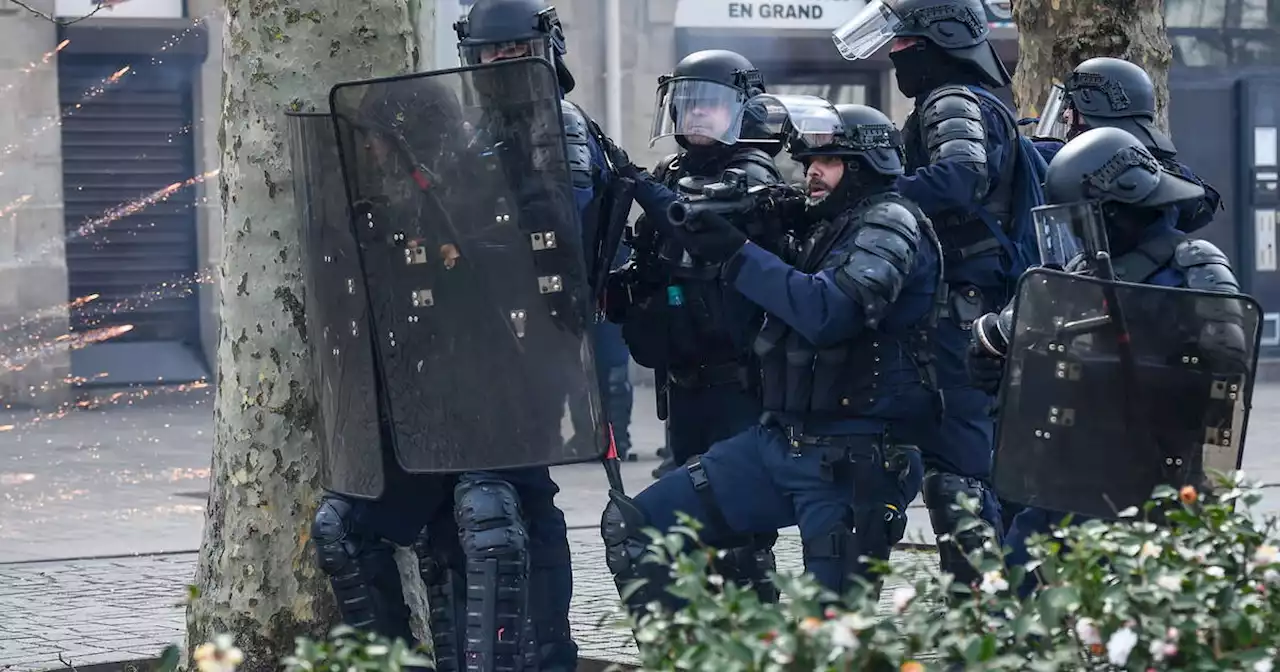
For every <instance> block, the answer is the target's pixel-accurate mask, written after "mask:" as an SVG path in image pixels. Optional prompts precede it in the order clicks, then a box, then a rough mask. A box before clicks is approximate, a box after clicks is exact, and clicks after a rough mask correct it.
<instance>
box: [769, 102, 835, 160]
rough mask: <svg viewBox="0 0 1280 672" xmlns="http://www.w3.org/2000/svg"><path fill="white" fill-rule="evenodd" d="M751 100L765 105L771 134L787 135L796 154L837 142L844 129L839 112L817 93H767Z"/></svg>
mask: <svg viewBox="0 0 1280 672" xmlns="http://www.w3.org/2000/svg"><path fill="white" fill-rule="evenodd" d="M751 102H752V103H753V104H756V103H759V104H761V105H763V106H764V108H765V112H766V118H767V120H768V121H767V122H766V126H767V129H766V132H767V134H768V135H770V136H771V137H785V138H786V139H787V142H788V143H789V144H788V148H789V150H790V152H791V154H792V155H793V156H797V157H798V156H799V155H802V154H806V153H809V152H812V151H813V150H814V149H816V148H819V147H828V146H831V145H834V144H835V143H836V138H837V137H838V136H839V135H841V134H842V132H843V125H842V123H841V121H840V115H839V113H838V112H836V109H835V108H834V107H832V106H831V103H829V102H827V101H826V100H824V99H822V98H819V97H817V96H800V95H773V94H764V95H760V96H756V97H755V98H752V99H751Z"/></svg>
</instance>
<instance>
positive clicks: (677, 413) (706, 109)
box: [606, 50, 782, 602]
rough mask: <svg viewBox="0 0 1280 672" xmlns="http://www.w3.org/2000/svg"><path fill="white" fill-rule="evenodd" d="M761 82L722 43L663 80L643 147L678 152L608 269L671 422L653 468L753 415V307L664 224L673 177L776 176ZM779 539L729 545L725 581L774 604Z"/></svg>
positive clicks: (612, 313) (640, 193) (759, 232)
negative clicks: (624, 251)
mask: <svg viewBox="0 0 1280 672" xmlns="http://www.w3.org/2000/svg"><path fill="white" fill-rule="evenodd" d="M764 88H765V87H764V80H763V78H762V77H761V75H760V71H759V70H757V69H756V68H755V66H753V65H752V64H751V62H750V61H748V60H747V59H746V58H744V57H743V56H742V55H741V54H737V53H734V52H732V51H722V50H710V51H699V52H695V53H693V54H690V55H689V56H686V57H685V58H684V59H683V60H681V61H680V62H679V63H677V64H676V67H675V70H674V71H673V72H672V73H671V74H670V75H664V76H662V77H660V78H659V80H658V91H657V102H656V106H655V109H654V125H653V132H652V133H651V136H650V144H652V143H655V142H657V141H658V140H659V139H661V138H664V137H668V136H674V137H675V139H676V142H677V143H678V144H679V145H680V147H681V151H680V152H678V153H676V154H672V155H670V156H668V157H666V158H665V159H663V160H662V161H660V162H659V163H658V165H657V167H656V168H655V169H654V171H653V175H652V177H650V176H648V175H644V176H641V179H640V180H639V184H638V186H637V190H636V200H637V201H639V202H640V204H641V205H642V206H643V207H644V210H645V214H644V215H642V216H641V218H640V220H639V221H637V222H636V224H635V233H634V234H633V238H632V242H633V248H634V252H633V254H632V258H631V260H630V261H629V262H628V263H627V265H626V266H624V267H623V268H622V269H620V270H619V271H618V272H615V273H614V274H612V276H611V277H610V291H609V294H608V296H607V298H606V306H607V307H608V314H609V317H610V319H611V320H614V321H617V322H620V323H621V324H622V334H623V337H624V338H625V339H626V341H627V345H628V347H629V349H630V351H631V354H632V356H633V357H635V359H636V361H637V362H638V363H639V364H640V365H641V366H646V367H650V368H652V369H654V371H655V373H656V375H657V376H659V377H660V378H659V379H658V380H657V381H656V382H657V390H658V396H659V399H658V409H659V418H660V419H662V420H665V421H666V430H667V449H668V451H669V453H668V457H667V458H666V460H664V462H663V466H661V467H659V470H658V471H655V476H661V475H662V474H665V473H667V472H669V471H671V470H673V469H674V468H675V467H676V466H677V465H682V464H684V463H686V462H688V461H689V460H691V459H693V457H694V456H696V455H701V454H702V453H705V452H706V451H707V449H708V448H710V447H711V445H712V444H714V443H716V442H717V441H722V440H724V439H727V438H729V437H731V436H734V435H736V434H738V433H739V432H741V431H742V430H744V429H746V428H747V427H750V426H751V425H753V424H755V423H756V422H757V421H759V419H760V401H759V396H758V389H757V385H756V382H755V380H754V377H755V375H756V374H757V371H758V369H757V365H756V363H755V361H754V360H753V357H752V354H751V351H750V341H751V338H752V337H754V335H755V332H756V331H757V330H758V329H759V326H760V319H761V316H762V314H761V311H760V308H759V307H757V306H756V305H755V304H753V303H751V302H750V301H748V300H747V299H746V298H745V297H743V296H742V295H741V294H739V293H738V292H737V291H736V290H735V289H734V288H733V287H732V286H731V285H730V284H729V283H728V282H726V281H725V279H724V278H723V276H722V275H721V273H720V270H721V268H720V265H719V264H718V263H714V262H710V261H707V260H704V259H700V258H696V257H693V256H691V255H690V254H689V253H688V252H687V251H685V249H684V247H683V246H682V245H681V244H680V241H679V240H678V239H677V238H676V237H675V236H674V234H673V233H672V232H671V227H670V225H669V224H668V223H667V221H666V220H667V206H668V205H670V204H671V202H672V201H673V198H674V194H673V192H672V190H677V189H679V188H680V187H679V185H680V184H684V185H689V186H692V187H693V188H700V187H701V185H702V184H704V183H707V182H716V181H718V180H720V178H721V176H722V175H723V174H724V171H725V170H726V169H737V170H741V171H743V172H744V173H745V174H746V176H747V180H748V183H749V184H750V186H753V187H754V186H759V185H773V184H778V183H780V182H781V181H782V177H781V175H780V174H779V172H778V169H777V167H776V166H775V165H774V161H773V155H774V154H776V153H777V152H778V151H780V150H781V144H782V143H781V142H779V141H773V142H763V140H765V138H764V137H763V125H762V121H763V119H762V118H760V116H759V112H761V110H760V109H759V108H758V106H757V107H756V108H753V109H748V105H747V101H748V99H749V98H751V97H752V96H755V95H758V94H760V93H763V92H764ZM766 150H767V151H766ZM637 174H638V171H637ZM655 220H660V221H662V222H663V226H662V227H658V226H655V225H654V221H655ZM770 221H771V220H766V219H765V218H764V217H763V216H761V215H760V214H759V213H754V212H747V213H744V214H741V215H736V216H735V217H734V224H735V225H736V226H738V227H740V228H741V229H742V230H743V231H745V232H746V234H747V236H748V237H749V238H752V239H753V240H757V242H758V243H759V244H761V245H764V246H765V247H766V249H771V248H772V246H773V243H774V242H776V241H774V240H769V241H766V238H776V237H777V234H776V233H774V234H772V235H771V234H770V232H769V231H767V230H766V229H767V224H768V223H769V222H770ZM776 539H777V535H776V534H767V535H762V536H761V537H759V538H756V539H753V540H752V541H751V543H750V544H747V545H746V546H743V547H741V548H734V549H732V550H729V551H728V552H727V554H726V557H724V558H723V563H722V566H721V567H720V568H719V569H720V570H721V571H723V573H724V574H725V578H727V579H730V580H734V581H737V582H738V583H740V584H744V585H745V584H752V585H754V586H755V588H756V591H757V592H758V593H759V594H760V596H761V598H762V599H764V600H765V601H769V602H773V601H777V591H776V589H774V587H773V585H772V581H771V579H770V577H769V574H770V572H772V571H774V569H775V563H774V557H773V550H772V548H773V543H774V541H775V540H776Z"/></svg>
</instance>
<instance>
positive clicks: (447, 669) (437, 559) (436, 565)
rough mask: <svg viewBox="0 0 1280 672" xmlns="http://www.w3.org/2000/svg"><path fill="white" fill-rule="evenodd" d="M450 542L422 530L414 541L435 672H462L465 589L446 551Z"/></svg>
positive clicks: (454, 561)
mask: <svg viewBox="0 0 1280 672" xmlns="http://www.w3.org/2000/svg"><path fill="white" fill-rule="evenodd" d="M455 541H456V540H454V539H434V538H432V536H431V534H430V533H429V531H428V530H427V529H423V531H422V533H421V534H419V535H418V539H417V540H416V541H415V542H414V545H413V552H414V555H416V556H417V557H418V576H419V577H421V579H422V585H423V586H424V587H425V588H426V589H427V608H428V614H427V620H428V621H429V624H430V627H431V644H432V655H433V656H434V658H435V663H436V666H435V669H436V670H437V671H438V672H462V670H464V669H466V661H465V660H464V658H463V655H462V637H463V633H462V629H463V628H464V627H465V623H466V610H465V608H464V605H465V604H466V596H467V588H466V581H465V579H464V577H463V569H462V568H461V567H459V564H460V563H459V562H458V561H457V559H456V558H455V557H454V556H453V554H452V553H451V552H450V550H451V549H450V546H451V545H452V544H453V543H454V542H455Z"/></svg>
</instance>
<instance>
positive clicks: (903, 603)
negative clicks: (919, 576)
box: [893, 586, 916, 614]
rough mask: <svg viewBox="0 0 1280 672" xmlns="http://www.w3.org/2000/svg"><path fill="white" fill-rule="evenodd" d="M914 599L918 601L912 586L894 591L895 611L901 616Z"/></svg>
mask: <svg viewBox="0 0 1280 672" xmlns="http://www.w3.org/2000/svg"><path fill="white" fill-rule="evenodd" d="M914 599H916V589H915V588H913V587H911V586H903V587H902V588H899V589H897V590H895V591H893V610H894V611H896V612H898V613H899V614H901V613H902V612H904V611H906V610H907V605H909V604H911V600H914Z"/></svg>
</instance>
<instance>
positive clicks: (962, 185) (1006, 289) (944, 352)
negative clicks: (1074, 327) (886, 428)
mask: <svg viewBox="0 0 1280 672" xmlns="http://www.w3.org/2000/svg"><path fill="white" fill-rule="evenodd" d="M983 93H985V92H979V91H978V87H964V86H945V87H941V88H938V89H935V90H934V91H933V92H932V93H930V94H929V95H922V96H920V97H918V98H917V99H916V100H917V101H919V102H918V104H917V106H916V109H915V111H914V112H912V114H911V117H910V118H908V120H907V123H906V125H905V126H904V138H905V141H906V147H907V163H908V172H907V174H906V175H904V176H902V177H900V178H899V179H898V188H899V190H900V191H901V192H902V194H903V196H905V197H907V198H909V199H911V200H913V201H915V202H916V203H918V204H919V205H920V208H921V209H922V210H923V211H924V212H925V214H926V215H928V216H929V218H930V219H931V220H932V221H933V224H934V228H935V229H936V230H937V232H938V238H939V239H940V241H941V243H942V250H943V254H944V260H945V263H944V268H945V272H946V281H947V286H948V291H949V301H948V304H947V310H946V312H945V313H944V314H943V316H942V319H941V320H940V321H939V323H938V334H937V367H938V380H939V385H940V386H941V388H942V391H943V395H944V398H945V401H946V413H945V418H944V420H943V423H942V426H941V429H940V430H939V431H938V432H937V433H936V434H934V435H933V436H931V437H928V438H927V439H925V440H924V441H923V442H922V443H921V446H920V447H921V450H922V452H923V457H924V461H925V469H926V474H927V475H926V477H925V483H924V500H925V504H926V506H927V507H928V509H929V516H930V519H931V521H932V523H933V527H934V531H935V532H936V533H937V534H939V535H942V534H952V536H953V537H955V539H956V541H957V542H959V546H960V547H962V548H970V547H972V545H974V544H980V543H981V541H980V537H978V536H975V535H974V534H968V535H966V534H964V533H959V534H956V533H954V530H955V528H956V525H957V524H958V523H959V518H960V514H959V513H958V512H956V511H954V510H953V506H954V502H955V500H956V495H957V494H958V493H961V492H963V493H966V494H967V495H969V496H970V497H974V498H976V499H978V500H979V501H980V502H981V503H982V518H983V519H984V520H986V521H987V522H989V523H991V524H992V526H993V527H995V528H996V529H998V530H1002V529H1003V525H1001V524H1000V518H999V505H998V502H997V500H996V497H995V495H994V493H993V492H992V490H991V487H990V478H991V457H992V450H993V449H994V445H995V423H994V421H993V420H992V418H991V408H992V405H993V401H994V400H993V398H992V397H991V396H990V395H989V394H987V393H986V392H983V391H982V390H979V389H977V388H975V387H973V385H972V383H971V381H970V379H969V374H968V370H967V368H966V361H967V352H968V349H969V342H970V325H971V324H972V323H973V320H975V319H977V318H978V317H980V316H981V315H983V314H985V313H987V312H991V311H993V310H998V309H1000V308H1001V307H1003V306H1004V305H1005V303H1006V302H1007V301H1009V299H1010V298H1011V296H1010V292H1011V289H1012V287H1013V285H1014V283H1015V282H1016V280H1017V269H1015V268H1013V261H1012V259H1011V258H1010V254H1009V252H1008V250H1006V249H1005V247H1004V246H1003V245H1002V244H1001V241H1000V240H999V239H998V238H997V237H996V236H995V235H993V233H992V230H991V228H992V226H993V225H994V226H1006V225H1007V224H1008V223H1009V222H1010V221H1011V220H1012V219H1013V218H1015V217H1017V216H1018V213H1014V212H1011V208H1012V204H1013V202H1014V198H1013V194H1014V193H1015V191H1016V190H1018V189H1020V188H1022V186H1021V185H1019V184H1017V183H1016V181H1017V180H1019V179H1026V176H1024V175H1020V174H1018V173H1017V171H1015V170H1014V164H1015V162H1016V158H1017V157H1016V154H1015V152H1016V151H1017V143H1016V142H1015V138H1014V136H1013V133H1014V131H1013V127H1012V124H1011V121H1010V120H1011V119H1012V115H1011V113H1010V112H1009V111H1008V109H1007V108H1004V109H1002V108H1003V107H1004V106H1003V103H1000V102H999V101H998V100H996V99H994V97H992V96H991V94H989V93H988V94H985V95H983ZM956 545H957V544H956V543H955V542H952V543H941V544H939V553H940V555H941V564H942V567H943V569H945V570H947V571H950V572H952V573H954V574H955V575H956V576H957V577H958V578H959V579H960V580H961V581H963V582H965V583H967V582H969V581H970V580H971V579H973V578H976V577H975V576H974V573H973V571H972V568H970V567H969V564H968V562H967V561H966V560H965V559H964V557H963V554H962V552H961V551H960V549H958V548H956Z"/></svg>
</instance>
